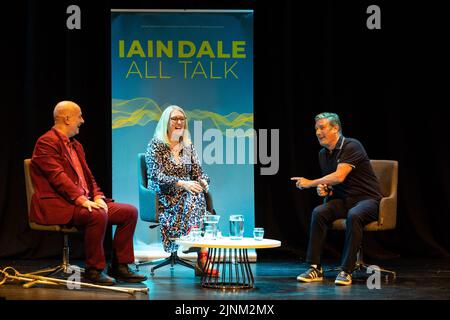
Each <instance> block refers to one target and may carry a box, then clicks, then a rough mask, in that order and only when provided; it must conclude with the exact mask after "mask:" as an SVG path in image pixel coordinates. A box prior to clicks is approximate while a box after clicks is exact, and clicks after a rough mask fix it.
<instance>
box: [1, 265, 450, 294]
mask: <svg viewBox="0 0 450 320" xmlns="http://www.w3.org/2000/svg"><path fill="white" fill-rule="evenodd" d="M71 262H72V263H74V264H76V263H77V262H78V264H79V265H81V264H82V263H80V261H71ZM56 263H58V261H56V260H55V261H48V260H45V261H43V260H41V261H30V260H26V261H25V260H20V261H19V260H15V261H5V260H3V261H2V260H0V267H1V269H3V268H4V267H6V266H12V267H14V268H15V269H17V270H19V271H20V272H26V271H32V270H36V269H38V268H42V267H45V266H51V265H53V264H56ZM380 265H381V266H382V267H384V268H387V269H391V270H395V271H396V272H397V279H396V280H394V281H389V282H387V283H386V282H385V281H384V278H382V281H381V283H380V289H369V288H368V286H367V278H368V276H369V274H364V273H360V274H356V275H354V279H353V282H354V283H353V285H351V286H348V287H339V286H336V285H335V284H334V278H335V276H336V274H337V272H329V273H328V274H327V275H326V278H325V280H324V281H323V282H319V283H310V284H305V283H300V282H297V281H296V276H297V275H298V274H300V273H301V272H303V271H304V270H305V269H306V268H307V266H306V265H305V264H303V263H301V262H297V261H279V260H277V261H258V262H257V263H252V264H251V267H252V270H253V273H254V276H255V288H253V289H247V290H235V291H222V290H215V289H205V288H202V287H201V285H200V278H199V277H195V276H194V272H193V270H191V269H187V268H185V267H183V266H179V265H176V266H175V267H174V268H173V270H171V269H170V267H169V266H166V267H163V268H161V269H158V270H156V273H155V275H154V276H150V274H149V272H150V268H151V267H152V265H147V266H142V267H141V268H140V272H141V273H143V274H146V275H147V276H148V277H149V279H148V280H147V281H146V282H145V283H143V284H137V285H136V284H123V283H122V284H120V285H119V286H127V287H133V286H137V287H139V286H147V287H148V288H149V294H148V295H145V294H141V293H138V294H136V295H135V296H133V295H129V294H126V293H117V292H112V291H107V290H103V289H90V288H85V289H81V290H68V289H67V288H66V287H63V286H61V287H54V286H45V285H40V286H36V287H33V288H30V289H24V288H22V287H21V285H19V284H4V285H1V286H0V300H1V299H6V300H116V299H117V300H130V299H131V300H172V301H173V300H212V301H223V300H324V299H325V300H410V299H413V300H416V299H419V300H450V260H441V259H437V260H431V259H428V260H417V259H394V260H389V261H383V262H380ZM334 266H336V265H335V264H334V265H333V264H325V265H324V267H325V268H329V267H334Z"/></svg>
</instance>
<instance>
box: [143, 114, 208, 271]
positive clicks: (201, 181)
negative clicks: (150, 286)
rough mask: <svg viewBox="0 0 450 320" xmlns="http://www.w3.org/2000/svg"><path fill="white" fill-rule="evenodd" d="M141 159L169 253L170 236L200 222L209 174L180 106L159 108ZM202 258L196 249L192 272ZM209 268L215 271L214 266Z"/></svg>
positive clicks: (171, 246) (171, 248) (172, 244)
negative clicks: (145, 164)
mask: <svg viewBox="0 0 450 320" xmlns="http://www.w3.org/2000/svg"><path fill="white" fill-rule="evenodd" d="M145 160H146V163H147V170H148V171H147V175H148V186H149V188H150V189H152V190H153V191H155V192H156V193H157V196H158V200H159V207H158V214H159V222H160V224H161V234H162V240H163V247H164V250H165V251H166V252H170V253H172V252H175V251H177V249H178V245H177V244H175V242H174V241H172V240H171V239H174V238H179V237H181V236H184V235H186V234H188V233H189V231H190V229H191V228H192V227H194V226H197V227H198V226H199V225H200V222H201V220H202V217H203V215H204V214H205V211H206V200H205V195H204V192H208V188H209V185H208V184H209V177H208V176H207V175H206V174H205V173H204V172H203V170H202V167H201V166H200V163H199V160H198V156H197V153H196V151H195V149H194V145H193V144H192V142H191V139H190V135H189V131H188V122H187V119H186V113H185V112H184V110H183V109H182V108H180V107H178V106H175V105H171V106H169V107H167V108H166V109H165V110H164V111H163V113H162V115H161V118H160V119H159V122H158V124H157V126H156V130H155V134H154V136H153V139H152V140H151V141H150V142H149V144H148V146H147V152H146V154H145ZM206 259H207V252H206V251H200V252H199V255H198V263H197V267H196V274H201V272H203V267H204V265H205V263H206ZM209 272H210V273H211V274H212V275H217V271H216V270H210V271H209Z"/></svg>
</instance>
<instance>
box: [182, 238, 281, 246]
mask: <svg viewBox="0 0 450 320" xmlns="http://www.w3.org/2000/svg"><path fill="white" fill-rule="evenodd" d="M175 242H176V243H177V244H179V245H182V246H186V247H197V248H228V249H265V248H276V247H279V246H281V241H278V240H272V239H263V240H259V241H257V240H255V239H253V238H243V239H242V240H231V239H230V238H228V237H223V238H220V239H216V240H211V239H203V238H200V239H199V240H197V241H193V240H187V239H177V240H175Z"/></svg>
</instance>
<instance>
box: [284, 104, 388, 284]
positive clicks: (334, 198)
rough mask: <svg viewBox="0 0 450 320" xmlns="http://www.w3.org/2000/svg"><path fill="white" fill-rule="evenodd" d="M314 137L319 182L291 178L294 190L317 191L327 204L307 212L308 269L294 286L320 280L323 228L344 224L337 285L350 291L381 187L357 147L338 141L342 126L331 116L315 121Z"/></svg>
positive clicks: (347, 140)
mask: <svg viewBox="0 0 450 320" xmlns="http://www.w3.org/2000/svg"><path fill="white" fill-rule="evenodd" d="M315 121H316V126H315V129H316V136H317V139H318V140H319V143H320V145H321V146H323V148H322V149H321V150H320V152H319V163H320V167H321V169H322V174H323V177H322V178H319V179H315V180H309V179H306V178H303V177H293V178H291V180H295V181H296V186H297V187H298V188H299V189H306V188H311V187H316V188H317V194H318V195H319V196H321V197H327V201H326V202H324V203H323V204H321V205H319V206H317V207H316V208H315V209H314V210H313V212H312V219H311V231H310V238H309V244H308V251H307V257H306V262H307V263H309V264H310V265H311V267H310V268H309V269H308V270H307V271H306V272H304V273H302V274H301V275H299V276H298V277H297V280H298V281H302V282H313V281H322V280H323V270H322V268H321V266H320V256H321V253H322V247H323V243H324V241H325V237H326V233H327V230H328V228H329V227H330V226H331V225H332V223H333V221H334V220H337V219H342V218H345V219H347V220H346V234H345V245H344V251H343V253H342V264H341V269H342V271H341V272H340V273H339V274H338V276H337V277H336V280H335V284H337V285H350V284H351V283H352V276H351V273H352V271H353V270H354V268H355V263H356V254H357V252H358V248H359V246H360V244H361V241H362V235H363V229H364V226H365V225H366V224H368V223H370V222H372V221H376V220H377V219H378V207H379V203H380V200H381V198H382V195H381V191H380V186H379V183H378V180H377V177H376V176H375V173H374V172H373V169H372V166H371V164H370V160H369V157H368V156H367V153H366V151H365V150H364V147H363V146H362V144H361V143H360V142H359V141H358V140H356V139H352V138H346V137H344V136H343V135H342V127H341V122H340V120H339V116H338V115H337V114H335V113H329V112H324V113H320V114H318V115H317V116H316V117H315Z"/></svg>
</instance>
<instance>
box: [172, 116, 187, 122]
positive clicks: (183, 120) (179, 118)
mask: <svg viewBox="0 0 450 320" xmlns="http://www.w3.org/2000/svg"><path fill="white" fill-rule="evenodd" d="M170 120H172V121H173V122H175V123H177V122H178V121H181V123H184V122H185V121H186V118H183V117H173V118H170Z"/></svg>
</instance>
